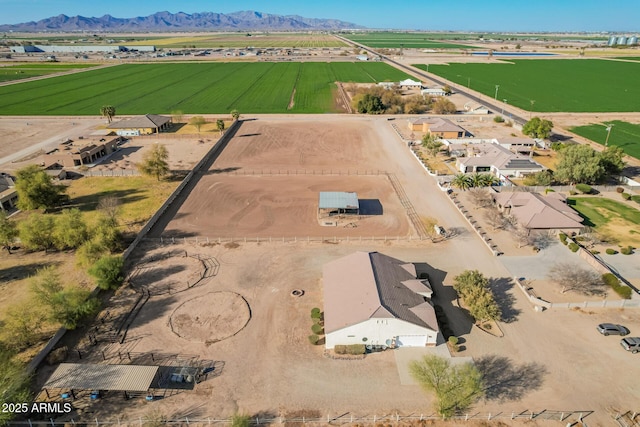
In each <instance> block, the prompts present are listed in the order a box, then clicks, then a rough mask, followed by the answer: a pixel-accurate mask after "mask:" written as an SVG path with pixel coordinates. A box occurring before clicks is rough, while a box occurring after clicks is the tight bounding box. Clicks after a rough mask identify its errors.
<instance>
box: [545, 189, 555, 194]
mask: <svg viewBox="0 0 640 427" xmlns="http://www.w3.org/2000/svg"><path fill="white" fill-rule="evenodd" d="M555 192H556V190H554V189H553V188H545V189H544V194H549V193H555Z"/></svg>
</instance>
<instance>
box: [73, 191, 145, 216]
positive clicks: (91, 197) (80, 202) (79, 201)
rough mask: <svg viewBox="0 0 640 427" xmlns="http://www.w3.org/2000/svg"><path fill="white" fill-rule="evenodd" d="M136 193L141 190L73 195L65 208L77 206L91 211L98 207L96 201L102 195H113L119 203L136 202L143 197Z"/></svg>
mask: <svg viewBox="0 0 640 427" xmlns="http://www.w3.org/2000/svg"><path fill="white" fill-rule="evenodd" d="M137 193H142V191H140V190H135V189H130V190H109V191H101V192H99V193H95V194H88V195H86V196H79V197H74V198H73V199H71V201H70V202H69V204H68V205H67V206H65V208H78V209H80V210H81V211H83V212H86V211H93V210H96V209H97V208H98V203H100V199H102V198H103V197H115V198H117V199H118V201H119V202H120V203H121V204H126V203H132V202H137V201H139V200H142V199H143V197H142V196H141V195H136V194H137Z"/></svg>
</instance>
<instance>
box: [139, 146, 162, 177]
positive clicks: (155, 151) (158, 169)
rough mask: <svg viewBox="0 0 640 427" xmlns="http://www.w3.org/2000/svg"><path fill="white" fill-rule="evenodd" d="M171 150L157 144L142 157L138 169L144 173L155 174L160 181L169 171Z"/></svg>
mask: <svg viewBox="0 0 640 427" xmlns="http://www.w3.org/2000/svg"><path fill="white" fill-rule="evenodd" d="M168 158H169V152H168V151H167V147H165V146H164V145H162V144H156V145H154V146H153V148H152V149H151V151H147V152H146V153H145V155H144V156H143V157H142V163H140V164H138V170H140V172H141V173H142V174H144V175H148V176H153V177H155V178H156V179H157V180H158V181H160V178H162V177H163V176H165V175H167V174H168V173H169V163H168V162H167V159H168Z"/></svg>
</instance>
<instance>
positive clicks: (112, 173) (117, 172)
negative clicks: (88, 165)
mask: <svg viewBox="0 0 640 427" xmlns="http://www.w3.org/2000/svg"><path fill="white" fill-rule="evenodd" d="M74 172H77V173H79V174H82V175H84V176H89V177H93V176H107V177H109V176H140V172H138V171H137V170H136V169H117V170H116V169H113V170H110V169H107V170H88V171H84V172H83V171H80V170H78V171H74Z"/></svg>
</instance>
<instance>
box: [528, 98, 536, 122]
mask: <svg viewBox="0 0 640 427" xmlns="http://www.w3.org/2000/svg"><path fill="white" fill-rule="evenodd" d="M529 103H531V108H530V109H529V120H531V112H532V111H533V104H535V103H536V100H535V99H530V100H529Z"/></svg>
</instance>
